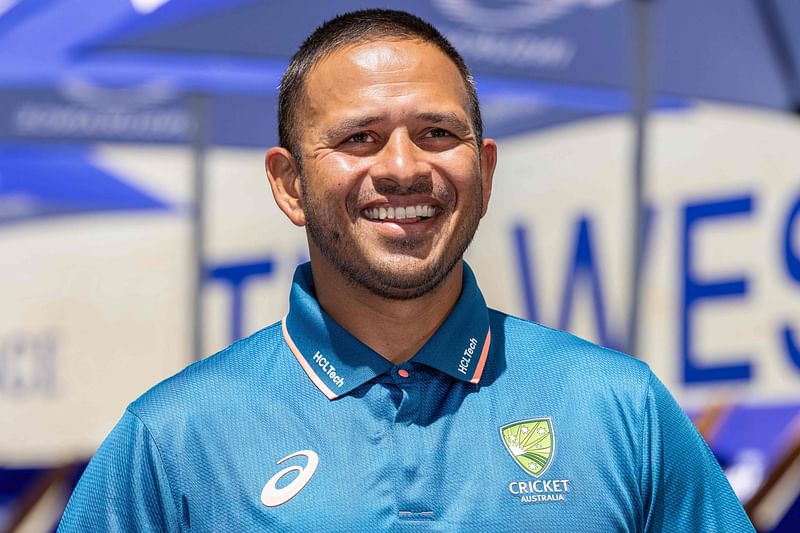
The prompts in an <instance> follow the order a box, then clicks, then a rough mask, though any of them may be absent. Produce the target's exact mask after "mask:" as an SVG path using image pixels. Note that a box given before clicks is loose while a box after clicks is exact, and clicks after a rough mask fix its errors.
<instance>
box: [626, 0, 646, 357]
mask: <svg viewBox="0 0 800 533" xmlns="http://www.w3.org/2000/svg"><path fill="white" fill-rule="evenodd" d="M652 8H653V2H652V0H633V10H634V21H633V24H634V35H635V37H634V47H633V49H634V65H633V68H634V79H633V97H634V108H633V120H634V128H635V140H634V143H635V144H634V157H633V184H632V185H633V187H632V189H633V190H632V191H631V192H632V194H631V200H632V203H631V212H632V214H633V217H632V222H633V232H632V249H631V254H630V283H629V298H630V300H629V304H628V328H627V330H628V331H627V332H628V338H627V342H626V346H625V349H626V351H627V352H628V353H630V354H632V355H637V354H638V351H639V341H640V339H639V329H640V328H639V318H640V317H639V314H640V307H641V286H642V266H643V261H644V239H645V231H644V230H645V227H644V225H645V200H644V184H645V165H646V145H647V116H648V112H649V106H650V102H649V97H650V60H651V19H652Z"/></svg>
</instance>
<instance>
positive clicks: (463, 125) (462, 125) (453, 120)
mask: <svg viewBox="0 0 800 533" xmlns="http://www.w3.org/2000/svg"><path fill="white" fill-rule="evenodd" d="M417 120H422V121H425V122H432V123H433V124H437V125H442V126H447V127H449V128H452V129H455V130H460V131H463V132H469V131H470V128H469V124H468V123H467V122H466V121H464V120H463V119H462V118H461V117H459V116H458V115H456V114H455V113H453V112H445V113H435V112H434V113H420V114H418V115H417Z"/></svg>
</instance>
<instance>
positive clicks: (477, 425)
mask: <svg viewBox="0 0 800 533" xmlns="http://www.w3.org/2000/svg"><path fill="white" fill-rule="evenodd" d="M190 529H191V530H193V531H280V532H289V531H315V532H316V531H342V532H354V531H365V532H366V531H369V532H373V531H442V532H451V531H478V532H492V531H513V530H522V531H543V532H547V531H569V532H581V531H592V532H596V531H704V532H706V531H725V532H736V531H753V529H752V526H751V525H750V523H749V521H748V520H747V517H746V516H745V514H744V512H743V510H742V507H741V506H740V505H739V503H738V501H737V500H736V498H735V496H734V494H733V492H732V491H731V489H730V486H729V485H728V483H727V481H726V479H725V477H724V475H723V473H722V471H721V469H720V467H719V465H718V464H717V463H716V461H715V460H714V458H713V456H712V455H711V453H710V451H709V450H708V448H707V446H706V445H705V443H704V442H703V440H702V438H701V437H700V436H699V435H698V434H697V432H696V431H695V429H694V427H693V426H692V424H691V422H690V421H689V420H688V419H687V418H686V416H685V415H684V414H683V412H682V411H681V410H680V408H679V407H678V405H677V404H676V403H675V401H674V400H673V399H672V397H671V396H670V395H669V393H668V392H667V391H666V389H665V388H664V387H663V385H662V384H661V383H660V382H659V381H658V380H657V379H656V378H655V376H654V375H653V374H652V373H651V372H650V370H649V368H648V367H647V365H646V364H644V363H642V362H641V361H638V360H636V359H633V358H631V357H629V356H626V355H623V354H620V353H618V352H614V351H611V350H608V349H605V348H602V347H598V346H596V345H593V344H591V343H588V342H586V341H583V340H580V339H578V338H576V337H574V336H572V335H569V334H567V333H564V332H561V331H556V330H552V329H549V328H546V327H543V326H541V325H538V324H534V323H531V322H528V321H524V320H521V319H518V318H514V317H511V316H509V315H506V314H503V313H500V312H497V311H494V310H490V309H487V307H486V304H485V302H484V299H483V296H482V295H481V292H480V290H479V289H478V286H477V283H476V281H475V278H474V276H473V274H472V272H471V270H470V269H469V267H468V266H466V265H465V266H464V284H463V289H462V293H461V296H460V298H459V300H458V302H457V304H456V306H455V308H454V309H453V311H452V312H451V313H450V315H449V316H448V318H447V319H446V321H445V322H444V323H443V324H442V326H441V327H440V328H439V329H438V331H437V332H436V333H435V334H434V336H433V337H432V338H431V339H430V340H429V341H428V342H427V343H426V344H425V346H423V347H422V349H421V350H420V351H419V353H417V354H416V355H415V356H414V357H413V358H412V359H411V360H410V361H408V362H407V363H404V364H402V365H393V364H392V363H390V362H388V361H387V360H385V359H384V358H383V357H381V356H380V355H379V354H377V353H376V352H374V351H373V350H371V349H370V348H369V347H367V346H366V345H364V344H363V343H361V342H360V341H359V340H358V339H356V338H354V337H353V336H351V335H350V334H349V333H348V332H347V331H345V330H344V329H343V328H341V327H340V326H339V325H338V324H336V322H334V321H333V319H331V317H330V316H328V315H327V314H326V313H325V311H324V310H322V309H321V308H320V306H319V304H318V303H317V301H316V298H315V296H314V287H313V281H312V277H311V269H310V265H308V264H306V265H301V266H300V267H298V270H297V272H296V274H295V278H294V282H293V285H292V289H291V295H290V302H289V312H288V314H287V316H286V317H285V318H284V319H283V320H282V321H281V322H279V323H276V324H273V325H272V326H269V327H267V328H265V329H263V330H261V331H259V332H257V333H255V334H254V335H252V336H250V337H248V338H246V339H243V340H241V341H239V342H237V343H235V344H233V345H232V346H230V347H229V348H227V349H225V350H223V351H222V352H220V353H218V354H216V355H214V356H211V357H209V358H207V359H204V360H202V361H199V362H197V363H195V364H193V365H191V366H189V367H187V368H186V369H185V370H183V371H182V372H180V373H179V374H177V375H175V376H173V377H171V378H169V379H167V380H165V381H164V382H162V383H160V384H158V385H156V386H155V387H154V388H153V389H151V390H150V391H148V392H147V393H145V394H144V395H143V396H142V397H140V398H139V399H137V400H136V401H135V402H133V403H132V404H131V405H130V406H129V407H128V409H127V411H126V412H125V414H124V415H123V417H122V419H121V421H120V422H119V423H118V425H117V426H116V427H115V428H114V429H113V430H112V432H111V434H110V435H109V436H108V437H107V439H106V440H105V441H104V443H103V444H102V445H101V447H100V449H99V450H98V451H97V453H96V454H95V456H94V457H93V459H92V461H91V462H90V464H89V466H88V467H87V469H86V472H85V473H84V475H83V477H82V478H81V480H80V482H79V483H78V486H77V487H76V489H75V492H74V494H73V495H72V498H71V499H70V502H69V505H68V507H67V510H66V511H65V514H64V517H63V519H62V522H61V525H60V527H59V530H60V531H81V532H84V531H188V530H190Z"/></svg>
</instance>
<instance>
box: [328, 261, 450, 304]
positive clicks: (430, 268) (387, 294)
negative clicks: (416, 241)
mask: <svg viewBox="0 0 800 533" xmlns="http://www.w3.org/2000/svg"><path fill="white" fill-rule="evenodd" d="M456 263H458V259H456V260H455V261H449V262H447V263H442V262H436V261H434V262H429V261H421V260H419V259H416V258H414V259H413V260H409V259H408V258H406V259H405V260H403V261H388V262H387V261H384V262H381V264H380V265H369V264H362V265H360V266H359V267H356V268H352V265H351V268H346V269H342V273H343V274H344V275H345V277H346V278H348V281H350V282H351V283H352V284H353V285H355V286H357V287H360V288H363V289H365V290H367V291H368V292H370V293H372V294H374V295H376V296H380V297H381V298H386V299H390V300H413V299H415V298H419V297H421V296H423V295H425V294H428V293H430V292H431V291H433V290H435V289H436V288H437V287H439V286H440V285H441V284H442V283H444V281H445V280H446V279H447V277H448V276H449V274H450V273H451V272H452V270H453V267H454V266H455V264H456Z"/></svg>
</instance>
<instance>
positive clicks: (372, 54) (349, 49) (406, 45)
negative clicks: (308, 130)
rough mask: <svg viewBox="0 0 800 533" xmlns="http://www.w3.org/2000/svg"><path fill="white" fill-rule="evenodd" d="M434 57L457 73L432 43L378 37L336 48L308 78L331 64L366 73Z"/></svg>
mask: <svg viewBox="0 0 800 533" xmlns="http://www.w3.org/2000/svg"><path fill="white" fill-rule="evenodd" d="M432 56H436V57H438V58H440V59H441V60H444V61H446V62H447V63H450V64H451V65H452V66H453V68H454V69H457V67H456V64H455V63H454V62H453V61H452V59H450V58H449V57H448V56H447V55H446V54H445V53H444V52H443V51H442V50H441V49H439V47H438V46H436V45H435V44H433V43H430V42H427V41H423V40H421V39H416V38H410V37H376V38H374V39H371V40H367V41H358V42H347V43H343V44H341V45H339V46H337V47H336V48H334V49H332V50H330V51H329V52H327V53H326V54H324V55H322V56H321V57H320V58H319V59H317V60H316V61H315V62H314V65H313V66H312V67H311V68H310V69H309V74H312V73H314V72H315V71H317V70H319V68H320V66H322V65H325V64H326V63H330V62H334V63H338V62H346V63H350V64H352V65H353V66H356V67H359V68H362V69H364V70H374V71H379V70H381V69H384V68H388V67H390V66H392V65H398V63H402V64H404V65H410V64H414V63H419V62H420V61H421V60H422V59H423V58H424V57H428V58H430V57H432Z"/></svg>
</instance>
